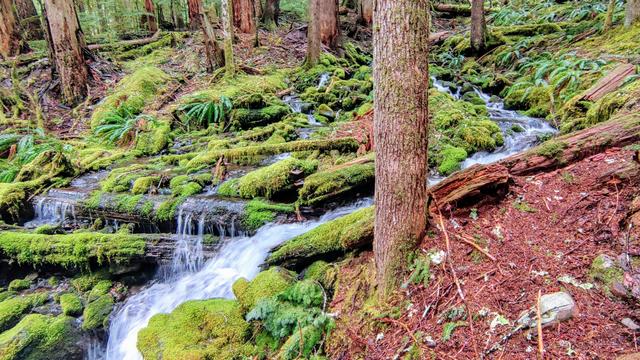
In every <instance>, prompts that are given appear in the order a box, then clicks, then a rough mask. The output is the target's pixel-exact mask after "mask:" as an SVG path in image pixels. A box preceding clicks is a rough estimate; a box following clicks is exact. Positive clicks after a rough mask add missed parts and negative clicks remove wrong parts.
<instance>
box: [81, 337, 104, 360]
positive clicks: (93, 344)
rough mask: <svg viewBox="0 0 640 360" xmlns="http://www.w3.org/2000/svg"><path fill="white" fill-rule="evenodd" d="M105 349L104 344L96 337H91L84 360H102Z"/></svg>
mask: <svg viewBox="0 0 640 360" xmlns="http://www.w3.org/2000/svg"><path fill="white" fill-rule="evenodd" d="M104 356H105V348H104V344H103V343H102V342H101V341H100V340H99V339H98V338H96V337H91V339H90V340H89V344H88V345H87V353H86V354H85V357H84V358H85V360H104Z"/></svg>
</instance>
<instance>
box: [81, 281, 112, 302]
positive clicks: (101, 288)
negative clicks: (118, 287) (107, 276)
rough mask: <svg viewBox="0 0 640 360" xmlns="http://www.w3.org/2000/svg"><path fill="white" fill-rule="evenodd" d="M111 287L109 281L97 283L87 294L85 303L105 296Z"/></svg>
mask: <svg viewBox="0 0 640 360" xmlns="http://www.w3.org/2000/svg"><path fill="white" fill-rule="evenodd" d="M111 287H113V283H112V282H111V280H100V281H98V282H97V283H96V284H95V285H94V286H93V288H92V289H91V291H89V293H88V294H87V301H88V302H92V301H94V300H97V299H98V298H99V297H101V296H103V295H107V294H108V293H109V291H110V290H111Z"/></svg>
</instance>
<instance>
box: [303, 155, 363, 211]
mask: <svg viewBox="0 0 640 360" xmlns="http://www.w3.org/2000/svg"><path fill="white" fill-rule="evenodd" d="M369 156H370V157H373V155H369ZM374 178H375V165H374V163H373V162H369V163H365V164H354V165H341V166H337V167H335V168H332V169H328V170H325V171H320V172H317V173H315V174H313V175H310V176H308V177H307V178H306V179H305V180H304V185H303V186H302V188H300V191H299V192H298V194H299V196H298V203H300V204H301V205H316V204H320V203H322V202H325V201H328V200H335V199H336V198H338V197H340V196H342V195H344V194H350V193H353V191H355V190H359V189H367V188H372V187H373V182H374Z"/></svg>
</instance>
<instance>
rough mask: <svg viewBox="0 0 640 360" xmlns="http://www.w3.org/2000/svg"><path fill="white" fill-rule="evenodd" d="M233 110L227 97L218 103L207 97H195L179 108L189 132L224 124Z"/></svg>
mask: <svg viewBox="0 0 640 360" xmlns="http://www.w3.org/2000/svg"><path fill="white" fill-rule="evenodd" d="M232 108H233V104H232V103H231V100H230V99H229V98H228V97H226V96H220V99H219V100H218V101H215V100H212V99H211V98H209V97H207V96H206V95H200V96H194V97H193V98H191V100H190V101H189V102H188V103H187V104H184V105H182V106H180V107H179V108H178V111H182V112H183V113H184V120H183V123H184V125H185V126H186V128H187V131H189V130H190V129H191V128H192V127H193V128H196V129H201V128H206V127H208V126H209V124H219V123H222V122H224V120H225V119H226V118H227V115H228V113H229V111H231V109H232Z"/></svg>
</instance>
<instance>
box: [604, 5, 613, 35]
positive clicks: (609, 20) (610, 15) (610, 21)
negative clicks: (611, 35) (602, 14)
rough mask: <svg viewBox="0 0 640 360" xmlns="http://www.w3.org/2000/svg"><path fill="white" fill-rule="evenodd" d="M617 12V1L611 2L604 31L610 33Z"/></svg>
mask: <svg viewBox="0 0 640 360" xmlns="http://www.w3.org/2000/svg"><path fill="white" fill-rule="evenodd" d="M615 11H616V0H609V6H607V17H606V18H605V19H604V31H605V32H606V31H609V30H610V29H611V27H612V26H613V13H614V12H615Z"/></svg>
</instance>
